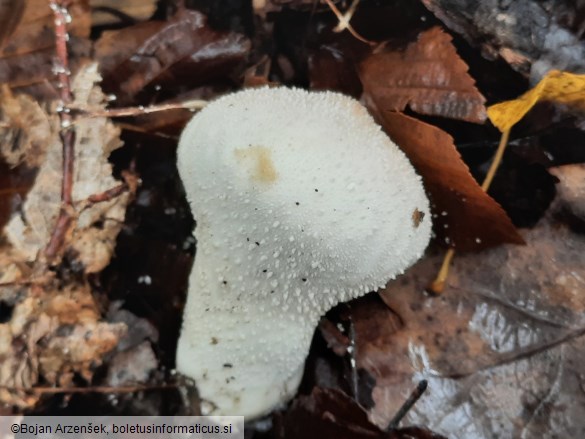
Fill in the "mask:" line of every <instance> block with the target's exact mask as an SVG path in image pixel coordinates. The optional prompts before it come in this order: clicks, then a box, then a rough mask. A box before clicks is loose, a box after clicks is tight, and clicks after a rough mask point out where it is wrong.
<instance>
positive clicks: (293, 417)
mask: <svg viewBox="0 0 585 439" xmlns="http://www.w3.org/2000/svg"><path fill="white" fill-rule="evenodd" d="M280 430H281V435H280V437H281V438H283V439H296V438H299V439H301V438H302V439H313V438H315V439H321V438H336V439H376V438H379V439H441V438H444V437H443V436H440V435H437V434H434V433H433V432H431V431H429V430H426V429H424V428H418V427H409V428H404V429H398V430H393V431H390V432H385V431H383V430H381V429H380V428H379V427H377V426H376V425H374V424H372V423H371V422H370V420H369V419H368V415H367V412H366V411H365V410H364V409H363V408H362V407H361V406H359V405H358V404H357V403H356V402H355V401H354V400H352V399H351V398H350V397H348V396H347V395H346V394H345V393H343V392H341V391H339V390H336V389H327V388H320V387H315V388H313V391H312V392H311V394H310V395H303V396H300V397H299V398H297V399H296V400H295V401H294V402H293V404H292V407H291V408H290V410H288V411H287V413H286V415H285V416H284V419H283V420H282V425H281V429H280Z"/></svg>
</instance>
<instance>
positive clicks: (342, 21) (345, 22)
mask: <svg viewBox="0 0 585 439" xmlns="http://www.w3.org/2000/svg"><path fill="white" fill-rule="evenodd" d="M359 2H360V0H354V1H353V3H352V4H351V6H350V7H349V9H348V10H347V12H346V13H345V14H342V13H341V11H340V10H339V9H338V8H337V6H335V3H333V2H332V1H331V0H325V3H327V6H329V9H331V11H333V13H334V14H335V16H336V17H337V20H339V23H338V24H337V26H335V28H334V29H333V32H341V31H344V30H345V29H347V30H348V32H349V33H350V34H352V35H353V36H354V38H356V39H358V40H359V41H361V42H362V43H366V44H369V45H370V46H373V45H375V44H376V43H375V42H374V41H370V40H368V39H366V38H364V37H362V36H361V35H360V34H359V33H357V32H356V30H355V29H354V28H353V27H352V25H351V24H350V23H349V22H350V20H351V19H352V18H353V14H354V13H355V10H356V8H357V5H358V4H359Z"/></svg>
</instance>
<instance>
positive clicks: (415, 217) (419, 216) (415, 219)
mask: <svg viewBox="0 0 585 439" xmlns="http://www.w3.org/2000/svg"><path fill="white" fill-rule="evenodd" d="M424 217H425V214H424V212H421V211H420V210H418V209H414V212H412V225H413V226H414V227H415V228H417V227H418V226H420V223H421V222H422V220H423V219H424Z"/></svg>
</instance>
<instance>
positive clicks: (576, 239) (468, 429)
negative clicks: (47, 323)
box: [351, 200, 585, 439]
mask: <svg viewBox="0 0 585 439" xmlns="http://www.w3.org/2000/svg"><path fill="white" fill-rule="evenodd" d="M560 207H561V203H560V200H556V201H555V204H553V206H552V207H551V209H550V210H549V211H548V212H547V215H546V216H545V217H544V218H543V219H542V220H541V221H540V222H539V223H538V224H537V226H536V227H535V228H534V229H531V230H526V231H524V236H525V239H526V241H527V243H528V245H526V246H500V247H498V248H495V249H491V250H487V251H484V252H482V253H479V254H470V255H466V256H465V257H463V258H459V259H457V262H456V263H455V264H454V266H453V267H452V268H451V273H450V276H449V279H448V281H447V287H446V294H443V295H441V296H440V297H429V296H427V295H425V294H424V288H425V286H426V285H428V282H429V281H430V280H431V279H432V277H433V275H434V273H435V272H436V269H437V267H438V266H439V265H440V264H441V255H437V254H435V255H431V256H430V257H427V258H426V259H423V260H421V261H420V262H419V263H418V264H417V265H416V266H414V267H413V268H411V269H410V270H409V271H408V272H407V273H406V274H405V275H404V276H402V277H401V278H399V279H397V280H395V281H392V282H391V283H390V284H389V285H388V286H387V287H386V289H385V290H384V291H382V292H381V293H380V295H381V297H382V299H383V300H384V302H385V303H386V305H387V306H388V309H383V308H382V309H380V308H379V304H377V303H375V302H376V301H375V300H373V299H369V300H364V301H361V302H359V303H356V304H352V306H351V309H352V320H353V321H354V322H355V337H356V348H355V349H356V356H357V365H358V367H359V368H363V369H365V370H367V371H368V373H369V374H370V375H371V376H372V377H373V379H374V380H375V387H374V391H373V394H372V397H373V399H374V401H375V405H374V407H373V408H372V409H371V411H370V418H371V419H372V420H373V421H374V422H375V423H376V424H377V425H380V426H384V425H387V423H388V421H389V420H390V419H391V417H392V416H393V413H395V411H396V410H397V408H398V407H399V406H400V405H401V404H402V401H403V397H402V396H401V395H404V394H408V392H409V391H410V389H411V388H412V387H414V386H415V385H416V383H418V381H420V380H421V379H426V380H428V383H429V386H428V389H427V391H426V392H425V394H424V396H423V397H422V398H421V399H420V400H419V401H418V402H417V403H416V405H415V406H414V407H413V409H412V410H411V411H410V412H409V414H408V415H407V417H406V418H405V422H406V423H416V424H421V425H425V426H427V427H428V428H430V429H432V430H434V431H437V432H438V433H441V434H444V435H446V436H448V437H450V438H462V439H463V438H465V439H469V438H484V437H525V438H541V437H549V436H550V435H553V434H556V435H559V437H581V436H582V435H583V434H584V433H585V427H584V424H583V422H582V408H583V406H585V393H584V392H583V386H584V378H583V374H582V367H581V365H582V364H583V362H584V361H585V356H584V352H585V295H583V291H584V290H585V237H584V236H583V235H582V234H579V233H575V232H573V231H572V230H571V227H570V226H569V225H568V224H566V223H564V222H561V221H560V220H559V219H557V218H558V216H557V215H558V212H559V209H560ZM362 307H364V308H363V309H362Z"/></svg>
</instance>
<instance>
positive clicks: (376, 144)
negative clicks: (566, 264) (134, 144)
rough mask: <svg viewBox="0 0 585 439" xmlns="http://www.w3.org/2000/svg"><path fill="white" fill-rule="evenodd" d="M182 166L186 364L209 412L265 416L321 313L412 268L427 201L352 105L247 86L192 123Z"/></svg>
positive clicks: (288, 381) (295, 375)
mask: <svg viewBox="0 0 585 439" xmlns="http://www.w3.org/2000/svg"><path fill="white" fill-rule="evenodd" d="M178 167H179V172H180V175H181V178H182V180H183V184H184V186H185V190H186V192H187V196H188V199H189V202H190V204H191V208H192V211H193V215H194V217H195V220H196V222H197V226H196V229H195V236H196V238H197V254H196V257H195V264H194V267H193V270H192V273H191V277H190V283H189V292H188V298H187V304H186V306H185V311H184V317H183V320H184V321H183V328H182V331H181V336H180V339H179V345H178V350H177V369H178V371H179V372H181V373H183V374H184V375H186V376H188V377H191V378H193V379H194V380H195V381H196V384H197V387H198V389H199V392H200V396H201V398H202V401H204V404H203V407H204V410H205V412H206V413H209V414H224V415H244V416H248V417H257V416H260V415H263V414H265V413H268V412H270V411H271V410H272V409H273V408H274V407H276V406H278V405H279V404H281V403H284V402H286V401H288V399H290V398H291V397H292V396H293V395H294V393H295V392H296V389H297V387H298V385H299V382H300V379H301V376H302V372H303V366H304V361H305V358H306V356H307V354H308V350H309V345H310V342H311V338H312V335H313V332H314V329H315V327H316V325H317V323H318V320H319V317H320V316H321V315H323V314H324V313H325V312H326V311H327V310H329V309H330V308H331V307H332V306H334V305H335V304H337V303H339V302H342V301H346V300H350V299H353V298H356V297H359V296H361V295H363V294H365V293H367V292H368V291H373V290H377V289H378V288H379V287H380V286H381V285H384V284H385V283H386V282H387V281H388V280H390V279H392V278H394V277H395V276H397V275H398V274H400V273H402V272H403V271H404V270H405V269H406V268H408V267H409V266H410V265H411V264H412V263H414V262H415V261H416V260H417V259H418V258H419V257H420V256H421V254H422V253H423V251H424V249H425V248H426V246H427V244H428V241H429V238H430V230H431V220H430V215H429V203H428V200H427V198H426V196H425V192H424V188H423V185H422V182H421V179H420V177H419V176H418V175H417V174H416V173H415V171H414V169H413V168H412V166H411V165H410V163H409V161H408V159H407V158H406V156H405V155H404V154H403V153H402V152H401V151H400V149H399V148H398V147H397V146H396V145H395V144H394V143H393V142H392V141H391V140H390V139H389V138H388V137H387V136H386V135H385V134H384V133H383V132H382V131H381V129H380V127H379V126H378V125H376V123H375V122H374V120H373V119H372V118H371V117H370V116H369V114H368V113H367V111H366V110H365V109H364V107H362V106H361V105H360V104H359V103H358V102H357V101H355V100H354V99H352V98H350V97H347V96H344V95H341V94H337V93H331V92H307V91H303V90H299V89H288V88H273V89H269V88H263V89H251V90H245V91H241V92H238V93H234V94H230V95H227V96H225V97H222V98H220V99H218V100H217V101H214V102H212V103H211V104H209V105H208V106H207V107H206V108H204V109H203V110H202V111H201V112H200V113H198V114H197V115H196V116H195V117H193V119H192V120H191V121H190V122H189V124H188V125H187V127H186V128H185V130H184V132H183V134H182V136H181V140H180V143H179V149H178Z"/></svg>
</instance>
